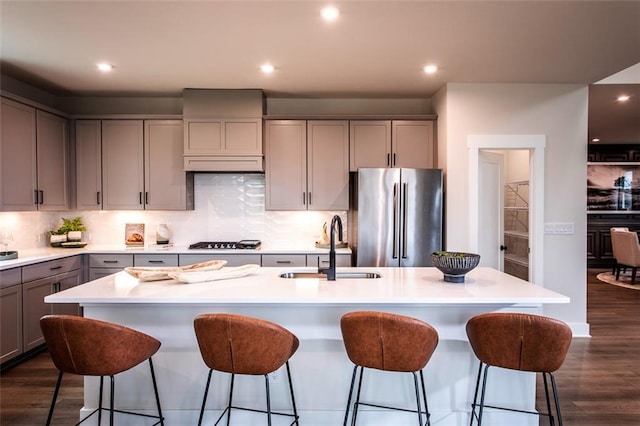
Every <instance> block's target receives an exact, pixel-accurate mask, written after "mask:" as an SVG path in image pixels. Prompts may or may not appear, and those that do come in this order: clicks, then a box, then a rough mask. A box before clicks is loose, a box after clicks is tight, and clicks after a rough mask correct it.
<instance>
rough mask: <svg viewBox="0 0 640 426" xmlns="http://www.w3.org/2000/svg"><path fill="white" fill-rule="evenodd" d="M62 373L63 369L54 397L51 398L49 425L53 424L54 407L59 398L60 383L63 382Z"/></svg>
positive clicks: (59, 373)
mask: <svg viewBox="0 0 640 426" xmlns="http://www.w3.org/2000/svg"><path fill="white" fill-rule="evenodd" d="M62 374H63V373H62V371H60V372H58V380H57V382H56V389H55V390H54V391H53V399H52V400H51V407H50V408H49V415H48V416H47V426H49V425H50V424H51V417H53V407H55V405H56V399H58V391H59V390H60V383H62Z"/></svg>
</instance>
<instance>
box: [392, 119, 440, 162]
mask: <svg viewBox="0 0 640 426" xmlns="http://www.w3.org/2000/svg"><path fill="white" fill-rule="evenodd" d="M392 147H393V153H392V165H393V167H407V168H416V169H431V168H433V167H434V166H435V161H434V158H435V156H434V155H435V153H434V138H433V122H432V121H393V123H392Z"/></svg>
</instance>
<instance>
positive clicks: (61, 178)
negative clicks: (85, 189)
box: [36, 110, 69, 210]
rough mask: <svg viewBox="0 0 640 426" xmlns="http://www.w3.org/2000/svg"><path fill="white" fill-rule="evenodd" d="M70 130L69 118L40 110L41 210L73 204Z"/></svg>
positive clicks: (38, 148)
mask: <svg viewBox="0 0 640 426" xmlns="http://www.w3.org/2000/svg"><path fill="white" fill-rule="evenodd" d="M68 134H69V130H68V124H67V120H66V119H64V118H62V117H59V116H57V115H53V114H49V113H48V112H44V111H40V110H38V111H37V114H36V143H37V156H36V157H37V164H38V169H37V170H38V171H37V175H38V210H67V209H68V208H69V180H68V174H67V173H68V167H67V162H68V146H69V143H68Z"/></svg>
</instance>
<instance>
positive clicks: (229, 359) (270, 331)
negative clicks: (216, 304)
mask: <svg viewBox="0 0 640 426" xmlns="http://www.w3.org/2000/svg"><path fill="white" fill-rule="evenodd" d="M193 326H194V329H195V333H196V338H197V339H198V346H199V347H200V354H201V355H202V359H203V361H204V363H205V364H206V365H207V367H209V375H208V377H207V385H206V387H205V390H204V397H203V398H202V408H201V409H200V418H199V419H198V425H201V424H202V417H203V415H204V409H205V405H206V402H207V394H208V392H209V384H210V383H211V374H212V373H213V370H216V371H221V372H224V373H229V374H231V384H230V387H229V401H228V404H227V407H226V408H225V409H224V411H223V412H222V414H220V417H218V420H216V423H215V424H218V422H219V421H220V420H221V419H222V417H224V415H225V414H227V416H228V417H227V425H228V424H229V421H230V419H231V409H232V408H235V409H238V410H246V411H254V412H258V413H266V414H267V422H268V424H269V425H271V415H272V414H275V415H279V416H290V417H293V422H291V423H290V424H291V425H293V424H296V425H297V424H298V411H297V410H296V400H295V398H294V395H293V384H292V382H291V371H290V369H289V358H291V356H292V355H293V354H294V353H295V352H296V350H297V349H298V345H299V341H298V338H297V337H296V336H295V335H294V334H292V333H291V332H290V331H289V330H287V329H286V328H284V327H281V326H280V325H278V324H274V323H272V322H269V321H264V320H261V319H257V318H251V317H246V316H242V315H234V314H202V315H198V316H197V317H196V318H195V319H194V321H193ZM283 365H286V367H287V377H288V379H289V390H290V392H291V403H292V405H293V414H288V413H279V412H272V411H271V397H270V395H269V376H268V374H269V373H272V372H274V371H276V370H277V369H279V368H280V367H282V366H283ZM236 374H247V375H258V376H264V382H265V387H266V393H267V409H266V411H265V410H256V409H252V408H244V407H236V406H234V405H233V404H232V401H233V382H234V379H235V375H236Z"/></svg>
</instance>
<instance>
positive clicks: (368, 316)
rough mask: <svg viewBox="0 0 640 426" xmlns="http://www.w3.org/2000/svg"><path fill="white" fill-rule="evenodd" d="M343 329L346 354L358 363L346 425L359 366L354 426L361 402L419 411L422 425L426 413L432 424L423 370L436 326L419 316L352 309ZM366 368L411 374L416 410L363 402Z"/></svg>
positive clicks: (433, 346) (435, 341) (432, 347)
mask: <svg viewBox="0 0 640 426" xmlns="http://www.w3.org/2000/svg"><path fill="white" fill-rule="evenodd" d="M340 328H341V329H342V338H343V340H344V346H345V349H346V351H347V355H348V356H349V359H350V360H351V362H353V363H354V364H355V366H354V367H353V374H352V376H351V387H350V389H349V398H348V400H347V409H346V411H345V414H344V423H343V424H344V426H346V424H347V420H348V418H349V409H350V406H351V397H352V396H353V388H354V384H355V380H356V373H357V370H358V368H360V378H359V380H358V390H357V392H356V400H355V402H354V404H353V417H352V419H351V424H352V425H353V426H355V424H356V419H357V416H358V406H360V405H366V406H369V407H377V408H385V409H390V410H399V411H406V412H410V413H417V414H418V424H419V425H420V426H422V425H423V423H422V415H423V414H425V415H426V418H427V422H426V424H427V425H430V424H431V420H430V417H431V414H430V413H429V407H428V405H427V394H426V391H425V386H424V375H423V372H422V369H423V368H424V367H425V366H426V365H427V362H429V359H431V355H433V352H434V351H435V349H436V346H438V332H437V331H436V329H435V328H433V327H432V326H431V325H429V324H427V323H426V322H424V321H421V320H419V319H416V318H411V317H407V316H403V315H396V314H390V313H385V312H371V311H360V312H350V313H348V314H345V315H343V316H342V318H341V320H340ZM365 367H366V368H374V369H377V370H382V371H396V372H405V373H412V374H413V383H414V387H415V391H416V405H417V410H411V409H407V408H398V407H389V406H385V405H378V404H371V403H366V402H360V391H361V389H362V376H363V373H364V368H365ZM417 372H420V382H421V385H422V399H423V401H424V411H422V407H421V402H420V390H419V388H418V376H417V374H416V373H417Z"/></svg>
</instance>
